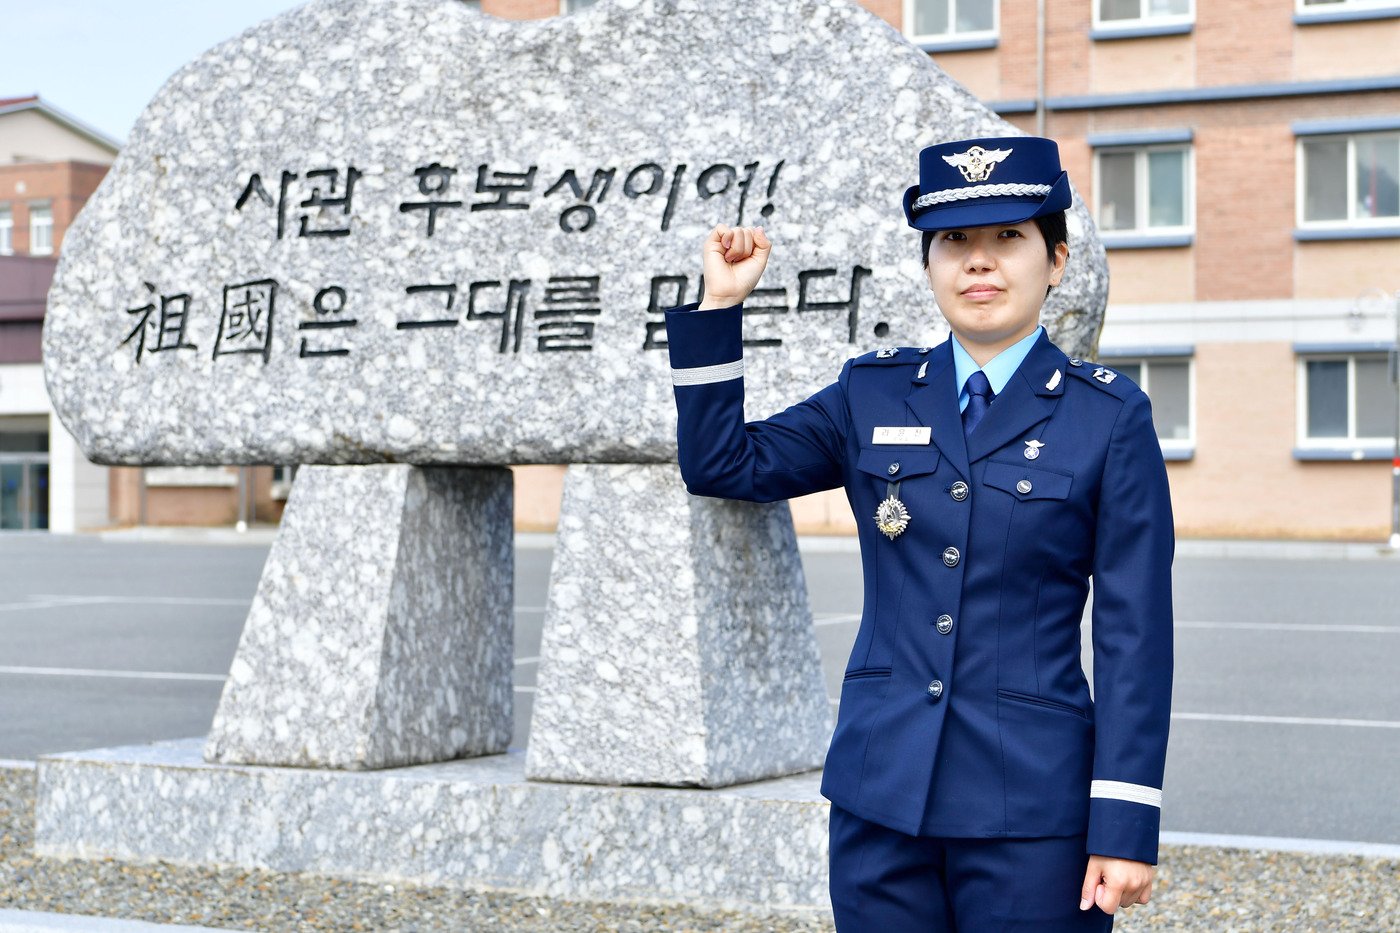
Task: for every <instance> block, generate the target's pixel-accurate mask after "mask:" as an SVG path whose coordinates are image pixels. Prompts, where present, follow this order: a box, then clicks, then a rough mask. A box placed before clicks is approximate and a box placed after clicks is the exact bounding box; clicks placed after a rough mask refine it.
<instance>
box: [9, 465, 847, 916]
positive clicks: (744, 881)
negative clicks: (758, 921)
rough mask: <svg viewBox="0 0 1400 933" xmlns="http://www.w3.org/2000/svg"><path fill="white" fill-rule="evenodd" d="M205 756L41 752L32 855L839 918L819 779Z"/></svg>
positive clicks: (511, 762)
mask: <svg viewBox="0 0 1400 933" xmlns="http://www.w3.org/2000/svg"><path fill="white" fill-rule="evenodd" d="M298 481H299V480H298ZM199 746H200V740H198V739H186V740H180V741H175V742H159V743H156V744H154V745H141V746H130V747H127V748H109V749H98V750H96V751H88V752H72V753H68V754H63V755H51V756H46V757H44V758H41V759H40V760H39V767H38V799H37V803H36V807H35V823H36V833H35V848H36V850H37V852H38V853H39V854H40V855H46V856H56V857H60V858H90V859H96V858H115V859H119V860H122V861H132V862H152V861H157V860H159V861H164V862H172V863H176V864H184V865H208V864H218V865H234V866H240V867H244V868H267V869H272V870H274V871H286V872H318V873H322V874H328V875H335V876H339V877H351V878H361V879H363V878H375V879H382V880H385V881H410V882H420V883H425V884H445V885H454V886H463V887H469V888H475V889H481V888H500V889H508V890H514V891H521V892H525V893H529V894H539V895H547V896H551V897H559V898H568V899H571V900H608V901H616V900H624V899H659V900H663V901H675V902H685V903H687V904H691V905H696V904H712V905H714V906H717V907H728V908H734V909H745V908H747V909H755V910H762V911H765V912H766V911H773V910H784V909H792V910H804V909H805V910H807V911H819V912H820V911H829V910H830V899H829V894H828V889H827V820H828V813H829V811H828V804H827V802H826V801H825V800H824V799H822V798H821V796H820V795H819V794H818V786H819V782H820V772H813V773H810V774H802V775H797V776H793V777H787V778H780V779H777V780H771V781H762V782H758V783H753V784H745V785H743V786H741V787H731V788H724V789H721V790H697V789H673V788H659V787H597V786H590V785H578V784H574V785H569V784H551V783H543V782H537V781H526V780H525V779H524V773H523V772H524V762H523V760H522V759H523V757H524V756H523V755H522V754H521V753H519V752H511V753H509V754H505V755H491V756H487V757H481V758H472V759H468V760H463V761H450V762H443V763H439V764H431V765H419V766H416V767H411V768H395V769H392V770H385V771H363V772H345V771H315V770H307V769H302V768H260V767H249V766H243V765H211V764H206V763H205V762H204V761H202V760H201V758H200V752H199ZM827 915H828V916H829V913H828V914H827Z"/></svg>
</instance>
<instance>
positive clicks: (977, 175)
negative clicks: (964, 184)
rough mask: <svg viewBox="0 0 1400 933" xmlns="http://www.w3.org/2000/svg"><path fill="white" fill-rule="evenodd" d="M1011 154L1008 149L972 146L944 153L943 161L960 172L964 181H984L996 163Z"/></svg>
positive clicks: (989, 175)
mask: <svg viewBox="0 0 1400 933" xmlns="http://www.w3.org/2000/svg"><path fill="white" fill-rule="evenodd" d="M1009 155H1011V150H1010V149H990V150H988V149H983V148H982V147H981V146H973V147H972V148H971V149H969V150H967V151H966V152H955V153H953V154H952V155H945V156H944V157H943V161H944V162H947V163H948V164H949V165H951V166H953V167H954V168H956V169H957V170H958V171H960V172H962V177H963V180H964V181H986V180H987V179H988V178H989V177H991V174H992V169H994V168H996V167H997V163H998V162H1000V161H1001V160H1002V159H1005V158H1006V157H1007V156H1009Z"/></svg>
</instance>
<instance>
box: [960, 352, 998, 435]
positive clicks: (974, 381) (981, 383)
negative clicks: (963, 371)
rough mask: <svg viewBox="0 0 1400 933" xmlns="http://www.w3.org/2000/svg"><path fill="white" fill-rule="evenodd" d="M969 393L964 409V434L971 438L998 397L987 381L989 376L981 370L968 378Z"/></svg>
mask: <svg viewBox="0 0 1400 933" xmlns="http://www.w3.org/2000/svg"><path fill="white" fill-rule="evenodd" d="M967 392H968V400H967V407H966V408H964V409H963V414H962V419H963V434H964V435H967V436H971V434H972V432H973V431H974V430H975V429H976V428H977V425H978V424H980V423H981V422H982V418H983V416H984V415H986V414H987V409H988V408H989V407H990V406H991V404H992V399H994V398H996V397H997V396H996V393H995V392H993V391H992V384H991V383H990V382H988V381H987V374H986V373H984V372H982V370H980V369H979V370H977V372H975V373H973V374H972V375H971V376H968V377H967Z"/></svg>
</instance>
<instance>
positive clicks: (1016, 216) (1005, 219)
mask: <svg viewBox="0 0 1400 933" xmlns="http://www.w3.org/2000/svg"><path fill="white" fill-rule="evenodd" d="M918 187H919V186H918V185H914V186H913V187H911V188H909V189H908V190H907V191H905V192H904V216H905V219H906V220H907V221H908V222H909V226H911V227H913V228H914V229H916V230H952V229H954V228H957V227H985V226H989V225H991V224H1019V223H1021V222H1022V221H1025V220H1033V219H1034V218H1036V217H1041V216H1044V215H1045V214H1053V213H1054V212H1055V211H1063V210H1067V209H1068V208H1069V207H1070V205H1071V204H1072V203H1073V200H1074V198H1073V195H1072V194H1071V193H1070V187H1069V173H1068V172H1061V173H1060V177H1059V178H1057V179H1055V183H1054V184H1053V185H1051V187H1050V193H1049V194H1047V195H1046V196H1045V197H1044V198H1025V197H1017V196H1008V197H994V198H977V199H976V201H973V202H962V203H952V204H946V205H941V206H939V207H935V208H932V209H931V210H927V211H924V212H923V213H921V214H919V215H918V216H917V217H912V216H910V213H911V212H910V208H911V206H912V205H913V202H914V199H915V198H917V197H918Z"/></svg>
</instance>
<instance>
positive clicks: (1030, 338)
mask: <svg viewBox="0 0 1400 933" xmlns="http://www.w3.org/2000/svg"><path fill="white" fill-rule="evenodd" d="M1044 329H1045V328H1044V327H1040V326H1037V327H1036V329H1035V330H1033V331H1031V332H1030V334H1028V335H1027V336H1025V337H1022V338H1021V339H1020V340H1018V341H1016V342H1015V343H1013V344H1012V345H1011V346H1009V347H1007V348H1006V349H1005V350H1002V351H1001V352H1000V353H998V354H997V355H996V356H994V357H992V358H991V359H990V360H988V361H987V365H986V366H982V367H979V366H978V365H977V361H976V360H974V359H973V358H972V357H970V356H968V355H967V351H966V350H964V349H963V345H962V344H960V343H958V338H957V337H956V336H954V337H953V338H952V341H953V372H954V374H955V376H956V378H957V380H958V410H959V411H962V410H964V409H965V408H967V402H968V399H969V398H970V396H969V395H968V391H967V377H968V376H971V375H972V374H973V373H975V372H977V370H978V369H979V368H980V369H981V370H982V372H984V373H986V374H987V381H988V382H990V383H991V384H992V391H993V392H995V393H996V394H997V395H1000V394H1001V390H1002V389H1004V388H1006V384H1007V383H1008V382H1010V381H1011V377H1012V375H1013V374H1014V373H1015V372H1016V369H1017V367H1019V366H1020V365H1021V361H1022V360H1024V359H1025V358H1026V354H1027V353H1030V352H1031V346H1032V345H1034V344H1035V341H1036V338H1037V337H1039V336H1040V332H1041V331H1043V330H1044Z"/></svg>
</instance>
